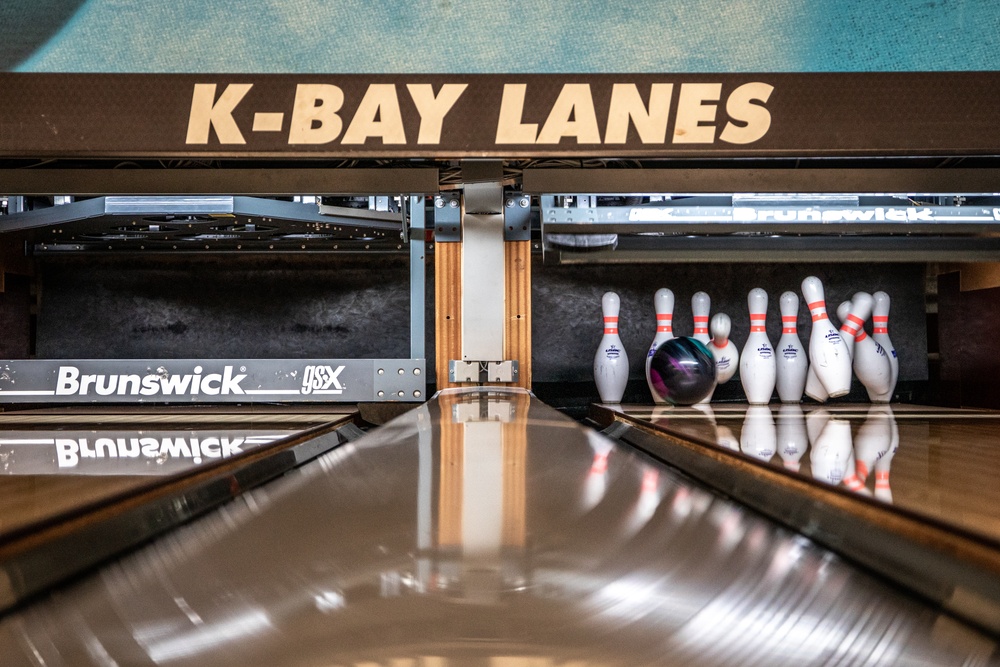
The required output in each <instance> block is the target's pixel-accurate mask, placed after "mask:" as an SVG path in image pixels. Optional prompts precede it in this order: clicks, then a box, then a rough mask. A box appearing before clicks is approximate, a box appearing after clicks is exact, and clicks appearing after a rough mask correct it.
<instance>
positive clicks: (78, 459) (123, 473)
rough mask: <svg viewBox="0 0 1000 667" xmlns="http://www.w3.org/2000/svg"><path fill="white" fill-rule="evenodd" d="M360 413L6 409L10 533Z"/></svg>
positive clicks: (3, 525) (5, 491)
mask: <svg viewBox="0 0 1000 667" xmlns="http://www.w3.org/2000/svg"><path fill="white" fill-rule="evenodd" d="M351 412H353V411H352V410H347V409H344V408H334V409H332V410H331V409H324V410H313V411H302V410H299V409H296V411H289V412H284V411H281V410H279V409H276V408H254V409H253V410H252V411H251V410H249V409H243V410H229V411H221V410H218V409H217V408H207V409H200V410H197V411H195V410H191V409H190V408H188V409H172V408H170V409H168V408H155V407H154V408H141V407H140V408H138V409H123V408H117V409H114V408H112V409H106V408H105V409H100V410H93V409H80V408H75V409H44V410H23V411H15V412H2V413H0V507H3V511H2V512H0V539H2V538H3V536H4V535H7V534H10V533H13V532H17V531H20V530H23V529H26V528H30V526H32V525H33V524H36V523H39V522H42V521H47V520H52V519H55V518H57V517H58V516H60V515H62V514H65V513H68V512H71V511H74V510H78V509H79V508H81V507H85V506H88V505H92V504H94V503H99V502H101V501H106V500H108V499H110V498H114V497H116V496H119V495H121V494H123V493H128V492H131V491H135V490H137V489H139V488H142V487H147V486H150V485H153V484H156V483H158V482H159V480H158V479H157V478H161V477H168V476H172V475H178V474H182V473H184V472H187V471H190V470H192V469H194V468H197V467H199V466H204V465H208V464H211V463H213V462H216V461H219V460H226V459H231V458H233V457H235V456H238V455H240V454H242V453H243V452H247V451H251V450H254V449H256V448H259V447H261V446H264V445H268V444H270V443H273V442H276V441H278V440H281V439H284V438H288V437H290V436H292V435H295V434H297V433H300V432H301V431H303V430H304V429H306V428H310V427H315V426H318V425H320V424H323V423H326V422H330V421H335V420H338V419H342V418H343V417H344V415H345V414H349V413H351Z"/></svg>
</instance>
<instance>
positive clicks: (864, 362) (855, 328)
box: [840, 292, 892, 394]
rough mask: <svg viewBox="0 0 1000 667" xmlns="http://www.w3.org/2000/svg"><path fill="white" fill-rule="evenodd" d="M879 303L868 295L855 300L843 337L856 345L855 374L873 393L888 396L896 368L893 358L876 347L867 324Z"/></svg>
mask: <svg viewBox="0 0 1000 667" xmlns="http://www.w3.org/2000/svg"><path fill="white" fill-rule="evenodd" d="M874 305H875V299H873V298H872V295H871V294H868V293H867V292H858V293H857V294H855V295H854V298H853V299H851V313H850V315H848V316H847V320H846V321H845V322H844V325H843V326H842V327H841V329H840V330H841V333H845V332H846V334H847V336H848V337H851V338H852V339H853V341H854V350H853V351H852V353H851V357H852V359H853V364H852V365H853V368H854V374H855V375H857V376H858V380H860V381H861V384H863V385H864V386H865V388H866V389H867V390H868V391H869V393H871V392H874V393H875V394H884V393H885V392H886V391H888V390H889V381H890V379H891V377H892V367H891V365H890V363H889V357H888V356H887V355H886V353H885V350H883V349H882V346H881V345H879V344H878V343H876V342H875V341H874V340H872V338H871V337H870V336H869V335H868V334H867V333H866V332H865V320H867V319H868V317H869V315H871V312H872V307H873V306H874Z"/></svg>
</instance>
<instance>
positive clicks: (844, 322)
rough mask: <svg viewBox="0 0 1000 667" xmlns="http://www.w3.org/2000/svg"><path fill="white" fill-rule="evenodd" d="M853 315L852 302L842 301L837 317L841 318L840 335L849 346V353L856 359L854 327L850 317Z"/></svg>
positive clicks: (838, 307)
mask: <svg viewBox="0 0 1000 667" xmlns="http://www.w3.org/2000/svg"><path fill="white" fill-rule="evenodd" d="M850 316H851V302H850V301H842V302H841V304H840V305H839V306H837V319H838V320H840V329H839V331H840V337H841V338H843V339H844V345H846V346H847V353H848V354H849V355H851V359H854V329H853V328H852V327H850V326H849V323H848V318H849V317H850Z"/></svg>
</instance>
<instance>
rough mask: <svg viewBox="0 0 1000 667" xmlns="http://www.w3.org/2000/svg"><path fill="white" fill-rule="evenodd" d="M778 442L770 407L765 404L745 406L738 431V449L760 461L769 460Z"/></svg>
mask: <svg viewBox="0 0 1000 667" xmlns="http://www.w3.org/2000/svg"><path fill="white" fill-rule="evenodd" d="M777 443H778V434H777V431H776V429H775V427H774V417H773V416H772V415H771V408H769V407H767V406H766V405H751V406H750V407H748V408H747V414H746V417H745V418H744V420H743V430H742V431H740V451H741V452H743V453H744V454H746V455H747V456H752V457H754V458H755V459H760V460H761V461H765V462H766V461H770V460H771V457H773V456H774V449H775V447H776V446H777Z"/></svg>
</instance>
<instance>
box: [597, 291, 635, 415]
mask: <svg viewBox="0 0 1000 667" xmlns="http://www.w3.org/2000/svg"><path fill="white" fill-rule="evenodd" d="M620 310H621V299H619V298H618V295H617V294H615V293H614V292H606V293H605V294H604V297H603V298H602V299H601V311H602V312H603V313H604V336H603V337H602V338H601V344H600V346H599V347H598V348H597V354H595V355H594V382H595V383H596V384H597V393H599V394H600V395H601V402H602V403H621V400H622V396H624V395H625V385H626V384H628V355H627V354H625V346H624V345H622V339H621V338H619V337H618V313H619V311H620Z"/></svg>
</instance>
